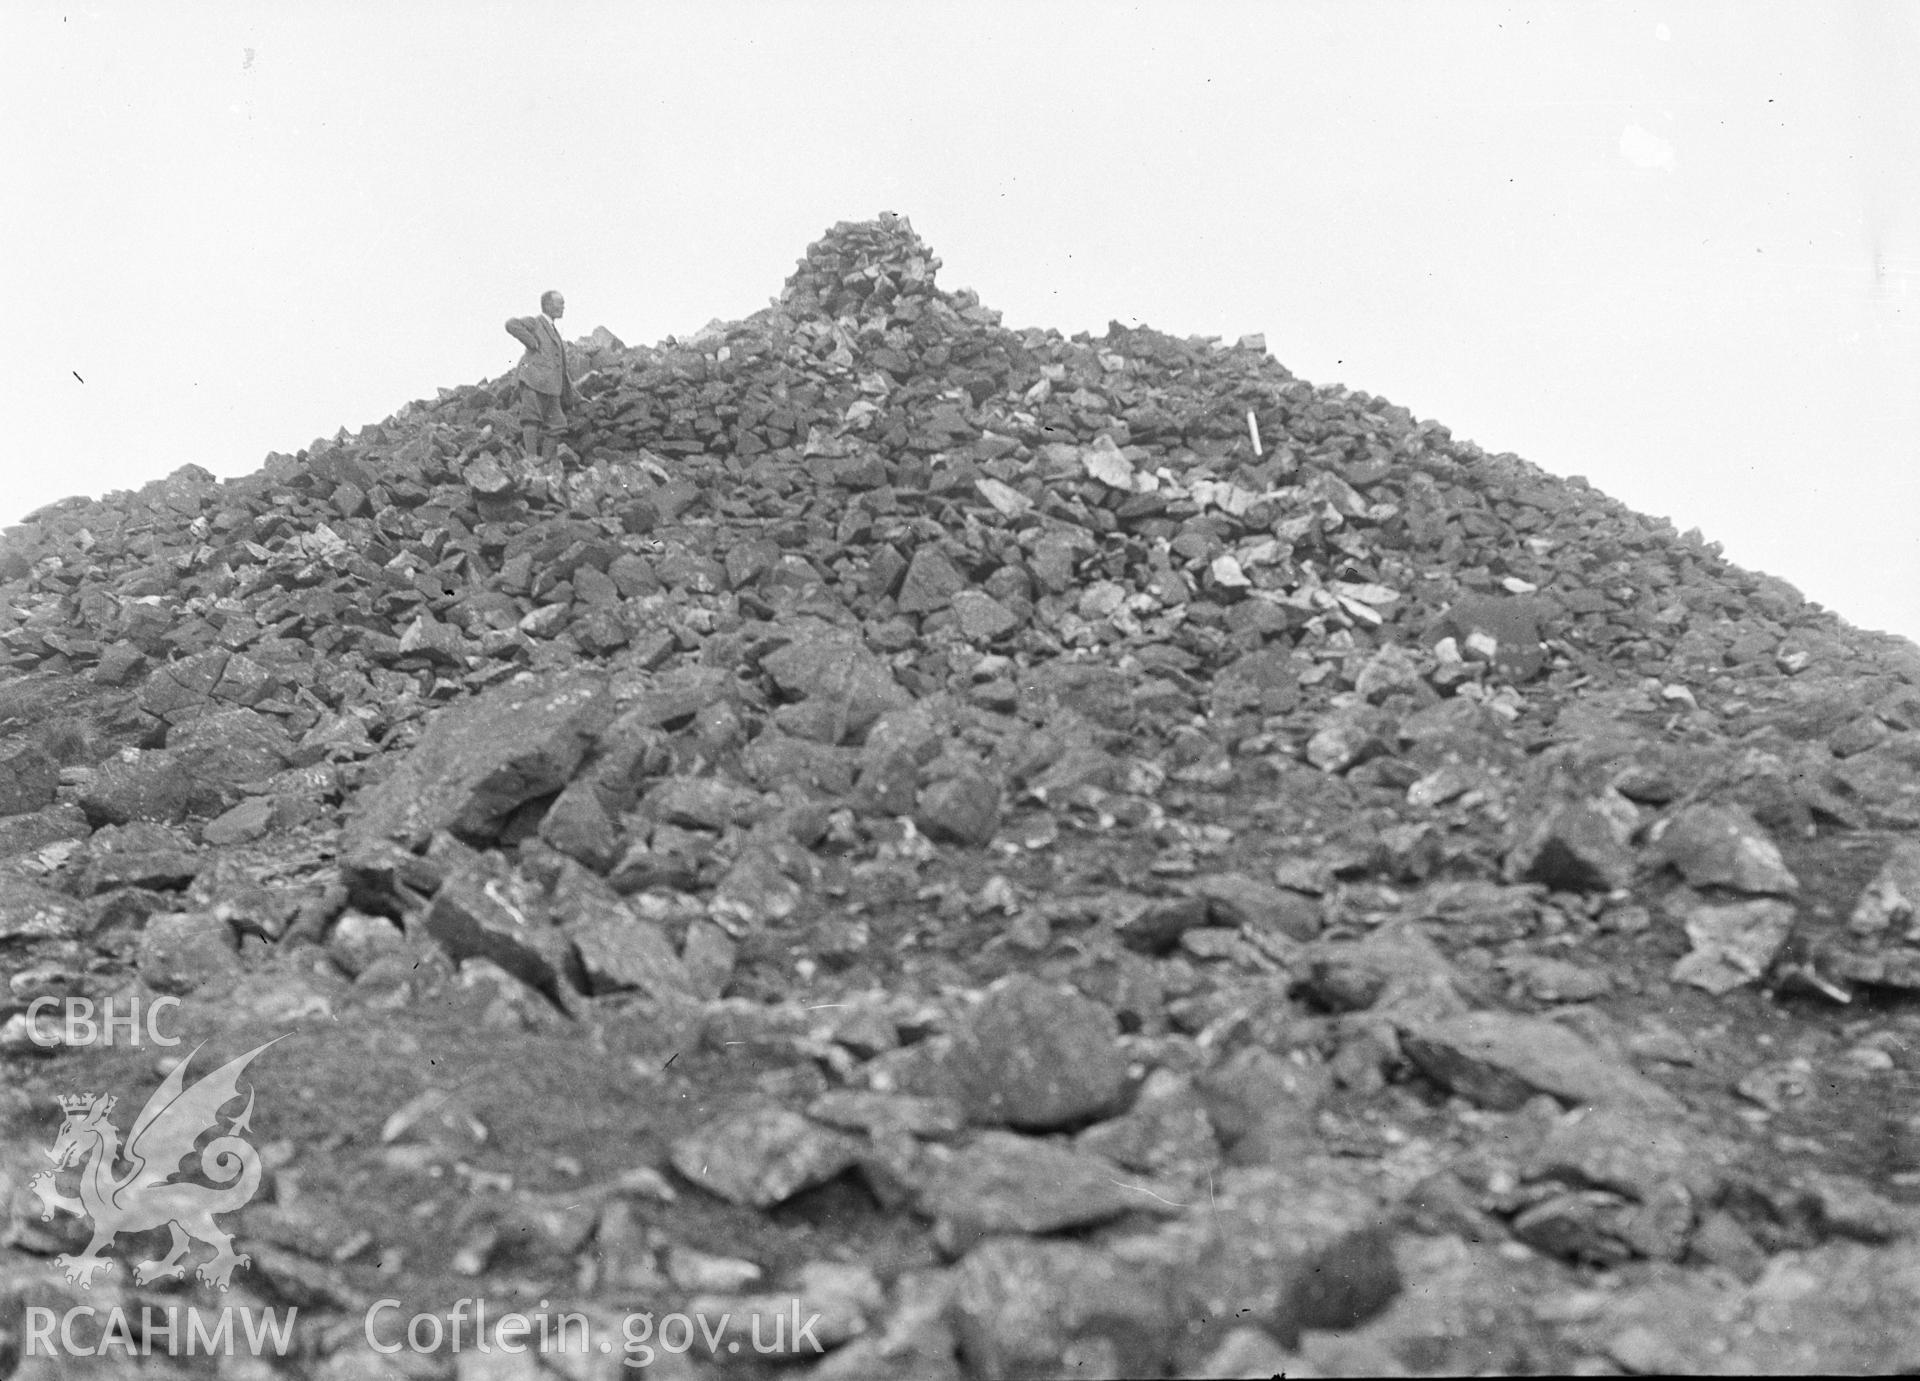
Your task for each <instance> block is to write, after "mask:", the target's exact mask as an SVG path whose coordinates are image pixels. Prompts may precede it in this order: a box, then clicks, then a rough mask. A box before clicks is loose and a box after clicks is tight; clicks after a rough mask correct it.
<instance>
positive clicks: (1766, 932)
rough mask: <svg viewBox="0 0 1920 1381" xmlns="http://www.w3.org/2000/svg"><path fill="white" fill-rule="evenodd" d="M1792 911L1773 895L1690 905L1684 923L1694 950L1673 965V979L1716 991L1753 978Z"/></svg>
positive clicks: (1770, 956) (1781, 937) (1775, 953)
mask: <svg viewBox="0 0 1920 1381" xmlns="http://www.w3.org/2000/svg"><path fill="white" fill-rule="evenodd" d="M1794 914H1795V913H1794V908H1793V906H1792V904H1791V903H1789V902H1784V901H1778V900H1775V899H1774V898H1772V897H1756V898H1754V899H1753V900H1751V901H1744V902H1734V903H1732V904H1730V905H1725V906H1712V905H1701V906H1695V907H1693V908H1691V909H1690V910H1688V912H1687V920H1686V925H1687V939H1688V941H1689V942H1690V943H1691V944H1692V945H1693V949H1692V951H1691V952H1690V953H1689V954H1687V955H1685V956H1684V957H1683V958H1682V959H1681V960H1680V962H1679V963H1677V964H1675V965H1674V966H1673V980H1674V982H1676V983H1691V984H1692V985H1693V986H1694V987H1696V988H1704V989H1705V990H1706V991H1707V992H1710V993H1713V994H1715V995H1716V996H1717V995H1719V994H1721V993H1728V992H1732V991H1733V990H1734V989H1735V988H1738V987H1741V986H1742V985H1744V984H1748V983H1758V982H1759V981H1760V980H1761V979H1762V978H1764V977H1765V976H1766V973H1767V970H1768V969H1770V968H1772V967H1773V961H1774V960H1775V959H1776V958H1778V957H1779V954H1780V951H1781V949H1782V948H1783V947H1784V946H1785V945H1786V943H1787V937H1788V935H1789V934H1791V933H1792V931H1793V920H1794Z"/></svg>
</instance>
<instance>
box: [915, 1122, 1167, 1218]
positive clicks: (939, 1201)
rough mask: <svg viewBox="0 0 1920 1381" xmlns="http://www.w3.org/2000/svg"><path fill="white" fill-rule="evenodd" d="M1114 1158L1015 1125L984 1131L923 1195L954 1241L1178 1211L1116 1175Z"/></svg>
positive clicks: (923, 1201)
mask: <svg viewBox="0 0 1920 1381" xmlns="http://www.w3.org/2000/svg"><path fill="white" fill-rule="evenodd" d="M1114 1170H1115V1167H1114V1165H1113V1163H1112V1162H1111V1161H1107V1160H1104V1159H1102V1158H1101V1157H1099V1156H1097V1155H1093V1154H1090V1153H1088V1152H1085V1151H1077V1150H1073V1149H1071V1148H1069V1147H1066V1146H1061V1145H1058V1144H1056V1143H1054V1142H1050V1141H1040V1140H1037V1139H1035V1138H1033V1137H1028V1136H1020V1135H1018V1134H1017V1133H1014V1132H983V1133H982V1134H981V1135H980V1136H978V1137H976V1138H975V1139H974V1141H973V1142H972V1143H971V1144H970V1145H968V1146H966V1147H964V1148H963V1149H961V1150H960V1151H958V1152H957V1153H955V1154H954V1156H953V1157H952V1158H951V1159H950V1160H947V1161H946V1162H944V1163H943V1164H942V1165H941V1166H940V1167H939V1168H938V1169H937V1170H935V1171H934V1172H933V1173H932V1175H931V1176H930V1177H929V1179H928V1182H927V1184H926V1185H925V1186H924V1187H923V1188H922V1190H921V1194H920V1210H921V1212H923V1213H926V1214H928V1215H930V1216H932V1217H934V1218H938V1219H940V1220H942V1221H943V1222H944V1223H945V1224H946V1230H947V1232H948V1233H949V1234H951V1237H952V1240H955V1241H961V1242H970V1241H976V1240H978V1239H979V1238H981V1237H984V1236H987V1235H989V1234H993V1233H1003V1232H1024V1233H1045V1232H1058V1231H1060V1230H1061V1229H1062V1228H1074V1227H1086V1226H1090V1225H1092V1224H1095V1223H1104V1222H1108V1221H1110V1220H1111V1219H1114V1218H1118V1217H1119V1216H1120V1215H1122V1214H1124V1213H1129V1212H1134V1211H1136V1210H1146V1211H1155V1210H1157V1211H1162V1212H1169V1211H1170V1212H1176V1213H1177V1212H1178V1211H1179V1210H1178V1209H1173V1208H1171V1207H1170V1206H1169V1205H1168V1204H1167V1203H1165V1202H1164V1201H1162V1200H1158V1199H1155V1198H1154V1197H1153V1196H1152V1195H1151V1194H1148V1193H1143V1192H1141V1191H1140V1190H1138V1189H1133V1190H1129V1189H1128V1188H1127V1187H1126V1186H1125V1185H1124V1184H1121V1183H1118V1182H1117V1177H1116V1176H1115V1174H1114Z"/></svg>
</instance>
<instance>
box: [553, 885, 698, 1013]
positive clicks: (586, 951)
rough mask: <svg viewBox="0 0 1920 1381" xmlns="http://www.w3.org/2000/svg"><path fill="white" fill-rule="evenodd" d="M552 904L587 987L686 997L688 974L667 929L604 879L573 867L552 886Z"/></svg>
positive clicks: (688, 995)
mask: <svg viewBox="0 0 1920 1381" xmlns="http://www.w3.org/2000/svg"><path fill="white" fill-rule="evenodd" d="M553 907H554V911H555V912H556V914H558V915H560V916H562V917H564V918H565V919H564V923H563V924H564V928H565V931H566V934H567V937H568V938H569V939H571V940H572V941H573V945H574V948H575V949H576V950H577V951H578V952H579V955H580V967H581V969H582V971H583V972H584V973H585V975H586V979H587V991H588V992H590V993H594V994H600V993H609V992H621V991H638V992H640V993H643V994H645V995H646V996H648V997H651V998H691V997H692V996H693V994H694V984H693V979H692V976H691V975H690V974H689V973H688V972H687V966H686V964H685V963H683V962H682V961H681V959H680V956H679V955H677V954H675V953H674V952H673V945H672V944H671V943H670V942H669V941H668V939H667V936H666V932H665V931H663V930H662V929H661V928H660V926H659V925H658V924H657V923H656V922H654V921H650V920H648V919H646V918H645V917H644V916H641V915H639V914H638V913H637V912H635V911H634V910H633V908H632V907H630V906H628V905H627V903H626V901H625V900H624V899H623V898H622V897H621V896H620V894H619V893H617V892H615V891H614V890H613V889H612V888H611V887H609V886H607V884H605V883H604V882H601V881H600V880H599V879H597V878H594V877H593V876H592V875H590V874H581V873H578V872H575V871H572V870H569V872H568V873H567V874H566V875H565V876H564V877H563V878H562V880H561V882H560V883H559V884H558V885H557V886H556V887H555V888H554V892H553Z"/></svg>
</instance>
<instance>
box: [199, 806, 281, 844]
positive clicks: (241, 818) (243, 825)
mask: <svg viewBox="0 0 1920 1381" xmlns="http://www.w3.org/2000/svg"><path fill="white" fill-rule="evenodd" d="M272 824H273V802H272V801H271V800H270V799H268V798H266V797H263V796H254V797H251V798H249V799H247V800H245V801H242V802H241V803H240V804H239V805H237V806H234V807H233V808H232V809H230V810H227V811H224V812H222V813H221V814H220V815H218V816H215V817H214V818H213V819H211V820H209V821H207V823H206V824H205V825H203V826H202V827H201V830H200V838H201V840H202V841H203V842H205V843H208V844H214V845H227V844H245V843H247V842H248V841H250V840H254V839H258V838H259V837H260V836H261V835H263V834H265V833H266V832H267V830H268V829H269V828H270V827H271V826H272Z"/></svg>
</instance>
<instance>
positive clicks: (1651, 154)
mask: <svg viewBox="0 0 1920 1381" xmlns="http://www.w3.org/2000/svg"><path fill="white" fill-rule="evenodd" d="M1620 156H1621V157H1622V158H1624V159H1626V160H1627V162H1629V163H1631V164H1633V166H1634V167H1636V168H1652V169H1657V170H1658V171H1660V172H1663V173H1670V172H1672V171H1673V169H1674V166H1675V159H1674V154H1673V145H1671V144H1669V143H1668V142H1667V141H1666V140H1664V139H1662V138H1661V137H1660V136H1659V135H1657V134H1650V133H1648V132H1647V131H1646V130H1644V129H1642V128H1640V126H1638V125H1628V126H1627V127H1626V128H1625V129H1623V130H1621V131H1620Z"/></svg>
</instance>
